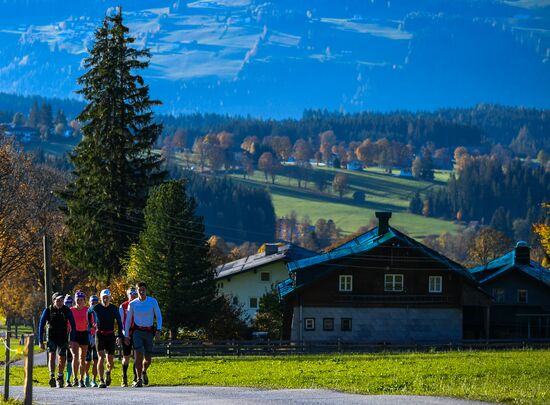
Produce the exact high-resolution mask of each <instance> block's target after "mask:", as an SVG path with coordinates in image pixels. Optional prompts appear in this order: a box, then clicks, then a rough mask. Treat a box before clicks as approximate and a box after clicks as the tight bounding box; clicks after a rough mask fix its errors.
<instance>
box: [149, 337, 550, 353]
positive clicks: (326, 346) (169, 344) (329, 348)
mask: <svg viewBox="0 0 550 405" xmlns="http://www.w3.org/2000/svg"><path fill="white" fill-rule="evenodd" d="M519 348H540V349H543V348H550V339H531V340H468V341H462V342H451V343H448V344H441V343H423V344H415V345H396V344H385V343H381V344H372V343H364V342H345V341H334V342H306V343H299V342H291V341H287V340H285V341H282V340H265V341H258V340H253V341H237V340H235V341H216V342H201V341H192V340H191V341H182V340H177V341H176V340H173V341H165V342H161V343H160V344H157V345H155V347H154V355H155V356H159V357H182V356H245V355H253V356H280V355H300V354H317V353H319V354H320V353H377V352H407V351H418V352H430V351H449V350H505V349H519Z"/></svg>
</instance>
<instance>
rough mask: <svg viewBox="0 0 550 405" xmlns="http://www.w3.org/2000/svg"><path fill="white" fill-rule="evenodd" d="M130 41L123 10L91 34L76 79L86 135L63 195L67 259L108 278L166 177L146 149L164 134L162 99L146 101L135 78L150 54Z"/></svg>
mask: <svg viewBox="0 0 550 405" xmlns="http://www.w3.org/2000/svg"><path fill="white" fill-rule="evenodd" d="M133 42H134V38H132V37H131V36H129V35H128V28H127V27H125V26H124V25H123V22H122V12H121V10H120V8H119V10H118V12H117V13H116V15H114V16H107V17H106V18H105V19H104V21H103V25H102V26H101V27H100V28H98V29H97V30H96V32H95V42H94V45H93V47H92V49H90V50H89V53H90V56H89V57H88V58H87V59H85V60H84V67H85V68H86V69H87V71H86V73H85V74H84V75H82V76H81V77H80V78H79V79H78V83H79V84H80V85H81V86H82V88H81V90H79V93H80V94H82V95H83V96H84V98H85V99H86V100H87V102H88V104H87V105H86V107H85V108H84V110H83V111H82V112H81V113H80V115H79V116H78V117H77V119H78V120H79V121H80V122H82V123H83V126H82V133H83V135H84V136H83V139H82V142H80V144H79V145H78V146H77V147H76V148H75V150H74V152H73V153H72V155H71V161H72V163H73V165H74V172H73V174H74V181H73V182H72V183H71V184H70V185H69V187H68V188H67V190H66V192H65V193H64V194H63V197H64V198H65V201H66V203H67V214H68V218H67V225H68V228H69V242H68V244H67V252H66V253H67V256H68V258H69V260H70V261H71V262H72V264H73V265H75V266H78V267H81V268H84V269H86V270H88V271H89V272H90V273H91V274H93V275H95V276H96V277H99V278H101V279H103V280H105V281H109V280H110V279H111V277H112V276H113V275H116V274H117V273H119V272H120V269H121V264H120V259H121V258H122V257H123V256H124V255H125V254H126V252H127V249H128V248H129V246H130V245H131V244H132V243H133V242H135V241H136V240H137V235H138V234H139V231H140V230H141V229H142V226H143V219H142V218H143V209H144V207H145V204H146V201H147V196H148V193H149V189H150V187H151V186H153V185H156V184H159V183H160V182H161V181H162V180H163V178H164V176H165V173H164V172H161V171H160V170H159V168H160V164H161V161H160V159H159V157H158V156H156V155H154V154H153V153H152V151H151V148H152V146H153V144H154V142H155V140H156V139H157V137H158V135H159V134H160V132H161V130H162V127H161V125H159V124H157V123H154V122H153V112H152V111H151V108H152V106H154V105H157V104H160V102H159V101H154V100H151V99H150V98H149V87H148V86H147V85H145V84H144V81H143V78H142V77H141V76H140V75H139V74H137V73H136V72H137V71H139V70H142V69H145V68H146V67H147V66H148V64H149V58H150V53H149V51H148V50H147V49H144V50H138V49H135V48H133V47H132V43H133Z"/></svg>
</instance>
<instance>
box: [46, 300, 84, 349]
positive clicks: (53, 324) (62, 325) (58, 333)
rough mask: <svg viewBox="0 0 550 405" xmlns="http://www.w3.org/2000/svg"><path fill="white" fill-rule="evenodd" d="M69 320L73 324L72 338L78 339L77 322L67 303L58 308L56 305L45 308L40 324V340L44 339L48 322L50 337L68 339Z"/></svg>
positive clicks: (72, 340) (72, 339) (73, 339)
mask: <svg viewBox="0 0 550 405" xmlns="http://www.w3.org/2000/svg"><path fill="white" fill-rule="evenodd" d="M67 321H68V322H69V324H70V326H71V327H70V329H71V330H70V334H71V336H70V340H71V342H74V341H75V340H76V324H75V321H74V317H73V314H72V312H71V310H70V309H69V308H68V307H66V306H65V305H63V306H62V307H61V308H56V307H55V306H54V305H50V306H49V307H48V308H45V309H44V312H42V316H41V317H40V323H39V324H38V337H39V340H40V342H43V341H44V331H45V329H46V323H47V324H48V339H63V338H65V339H66V338H67V334H68V333H69V328H68V327H67Z"/></svg>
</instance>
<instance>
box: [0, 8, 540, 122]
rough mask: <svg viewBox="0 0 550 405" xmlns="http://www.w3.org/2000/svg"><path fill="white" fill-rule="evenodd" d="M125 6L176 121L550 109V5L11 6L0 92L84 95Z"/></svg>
mask: <svg viewBox="0 0 550 405" xmlns="http://www.w3.org/2000/svg"><path fill="white" fill-rule="evenodd" d="M118 4H122V7H123V11H124V14H125V21H126V23H127V25H128V26H129V27H130V29H131V33H132V35H134V36H135V37H136V38H137V44H138V46H147V47H149V48H150V49H151V51H152V54H153V59H152V61H151V68H150V69H149V70H148V71H147V72H146V75H145V76H146V79H147V81H148V83H149V84H150V85H151V92H152V95H153V96H154V97H156V98H159V99H161V100H162V101H163V102H164V106H163V110H162V111H163V112H166V113H189V112H216V113H222V114H243V115H246V114H251V115H254V116H263V117H276V118H280V117H288V116H294V117H297V116H299V115H301V113H302V111H303V110H304V109H307V108H315V109H316V108H320V109H328V110H340V111H346V112H353V111H361V110H371V111H390V110H403V109H407V110H426V109H427V110H434V109H437V108H440V107H457V106H459V107H460V106H470V105H474V104H477V103H499V104H507V105H524V106H528V107H543V108H547V107H550V97H548V94H550V2H549V1H546V0H539V1H537V0H518V1H496V0H495V1H491V0H476V1H474V0H452V1H451V0H439V1H436V0H427V1H421V0H384V1H381V0H368V1H362V0H361V1H360V0H355V1H351V0H343V1H338V2H334V1H329V0H319V1H316V2H306V1H304V0H294V1H291V0H276V1H270V2H269V1H268V2H265V1H258V0H212V1H203V0H198V1H173V0H172V1H165V0H154V1H151V0H149V1H145V0H134V1H131V2H130V1H116V2H115V1H112V0H86V1H84V0H73V1H71V2H63V6H62V7H60V6H59V1H54V0H26V1H22V0H4V1H3V2H2V3H0V91H3V92H9V93H19V94H27V95H30V94H42V95H47V96H55V97H59V98H67V97H75V94H74V91H75V90H76V89H77V86H76V78H77V77H78V76H79V75H81V74H82V72H83V71H82V68H81V61H82V59H83V58H84V57H85V55H86V49H87V48H88V47H89V46H91V41H92V39H93V31H94V29H95V28H96V27H97V26H98V25H99V23H100V22H101V19H102V17H103V16H104V15H105V13H106V12H108V10H109V9H111V10H112V9H113V8H114V7H115V6H116V5H118Z"/></svg>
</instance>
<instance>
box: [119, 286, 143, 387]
mask: <svg viewBox="0 0 550 405" xmlns="http://www.w3.org/2000/svg"><path fill="white" fill-rule="evenodd" d="M126 294H127V296H128V301H124V302H123V303H122V304H120V307H119V308H118V310H119V311H120V317H121V318H122V324H123V325H126V315H127V314H128V304H130V301H132V300H135V299H136V298H137V296H138V293H137V290H136V288H135V287H130V288H128V290H127V291H126ZM133 325H134V322H133V321H132V327H131V328H130V331H129V333H128V337H129V338H130V344H126V339H124V340H123V341H122V354H123V355H124V357H123V358H122V383H121V384H120V385H121V386H122V387H127V386H128V366H129V365H130V355H131V354H132V329H133ZM124 337H126V332H124ZM133 381H137V375H136V365H135V363H134V380H133Z"/></svg>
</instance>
